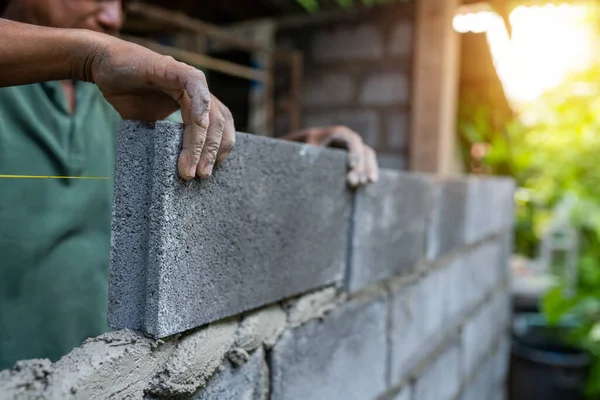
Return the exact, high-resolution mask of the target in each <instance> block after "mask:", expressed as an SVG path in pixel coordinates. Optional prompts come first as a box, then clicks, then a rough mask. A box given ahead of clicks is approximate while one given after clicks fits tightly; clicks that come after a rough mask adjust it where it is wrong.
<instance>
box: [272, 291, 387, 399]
mask: <svg viewBox="0 0 600 400" xmlns="http://www.w3.org/2000/svg"><path fill="white" fill-rule="evenodd" d="M386 314H387V305H386V303H385V299H384V298H383V297H380V298H377V299H375V300H361V301H358V300H356V301H352V302H350V303H347V304H346V305H344V306H343V307H342V308H340V309H338V310H335V311H333V312H332V313H331V314H328V315H327V316H325V318H324V319H323V320H322V321H319V320H314V321H311V322H309V323H307V324H305V325H302V326H301V327H299V328H297V329H293V330H290V331H287V332H285V333H284V334H283V336H282V337H281V338H280V339H279V341H278V342H277V344H276V345H275V347H274V348H273V350H272V353H271V363H270V366H271V388H272V393H271V399H273V400H303V399H328V400H337V399H339V400H359V399H360V400H362V399H375V398H376V397H377V396H378V395H379V394H381V393H383V392H384V391H385V390H386V382H385V373H386V371H385V369H386V368H385V366H386V352H387V351H386V332H385V325H386Z"/></svg>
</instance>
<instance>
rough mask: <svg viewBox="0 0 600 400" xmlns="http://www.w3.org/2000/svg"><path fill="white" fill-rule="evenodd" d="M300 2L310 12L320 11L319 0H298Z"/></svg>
mask: <svg viewBox="0 0 600 400" xmlns="http://www.w3.org/2000/svg"><path fill="white" fill-rule="evenodd" d="M297 1H298V4H300V5H301V6H302V7H304V9H305V10H306V11H308V12H309V13H314V12H317V11H319V3H318V1H317V0H297Z"/></svg>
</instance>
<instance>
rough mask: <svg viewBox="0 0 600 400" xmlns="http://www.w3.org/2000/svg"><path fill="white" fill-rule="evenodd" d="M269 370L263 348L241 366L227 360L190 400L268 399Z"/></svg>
mask: <svg viewBox="0 0 600 400" xmlns="http://www.w3.org/2000/svg"><path fill="white" fill-rule="evenodd" d="M268 398H269V371H268V368H267V363H266V362H265V354H264V350H263V349H262V348H259V349H257V350H256V351H255V352H254V354H252V356H251V357H250V359H249V360H248V362H246V363H245V364H244V365H242V366H241V367H234V366H233V365H232V364H231V363H229V362H227V363H225V364H224V365H223V368H222V369H221V371H219V372H217V373H216V374H215V376H213V377H212V378H211V380H210V381H209V383H208V384H207V385H206V387H205V388H203V389H201V390H200V391H198V393H196V394H195V395H194V396H192V397H191V398H190V400H225V399H235V400H267V399H268Z"/></svg>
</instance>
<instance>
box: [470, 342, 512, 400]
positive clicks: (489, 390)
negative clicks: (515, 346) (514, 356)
mask: <svg viewBox="0 0 600 400" xmlns="http://www.w3.org/2000/svg"><path fill="white" fill-rule="evenodd" d="M508 342H509V341H508V339H507V338H504V339H503V340H502V342H501V343H500V345H499V346H497V348H496V350H495V351H494V353H493V354H490V355H489V357H488V358H487V359H486V360H485V361H483V362H482V363H481V364H479V365H478V367H477V369H476V371H475V375H474V377H472V379H471V380H470V381H467V382H466V383H465V389H464V392H463V394H462V396H461V397H460V399H461V400H480V399H490V400H493V399H502V398H504V391H503V388H504V387H505V382H504V379H505V376H506V372H507V369H506V368H507V367H508V365H507V364H505V361H504V360H508V356H509V345H508ZM505 343H506V344H505ZM506 362H507V361H506Z"/></svg>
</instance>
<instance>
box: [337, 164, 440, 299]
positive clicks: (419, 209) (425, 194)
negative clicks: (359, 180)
mask: <svg viewBox="0 0 600 400" xmlns="http://www.w3.org/2000/svg"><path fill="white" fill-rule="evenodd" d="M432 202H433V197H432V187H431V184H430V182H429V180H428V179H427V178H425V177H422V176H416V175H409V174H403V173H400V172H396V171H381V174H380V176H379V181H378V182H377V183H375V184H372V185H369V186H367V187H365V188H364V189H361V191H359V192H358V194H357V195H356V199H355V206H354V220H353V229H352V230H353V235H352V243H351V246H352V255H351V258H350V264H351V267H350V271H349V276H348V277H347V280H348V287H349V289H350V290H358V289H360V288H362V287H364V286H366V285H368V284H369V283H373V282H376V281H379V280H383V279H386V278H389V277H391V276H394V275H398V274H401V273H407V272H411V271H412V270H413V268H414V267H415V265H416V263H417V262H418V261H419V260H421V259H423V258H424V257H425V247H426V245H425V240H426V233H427V222H428V218H429V215H430V212H431V208H432Z"/></svg>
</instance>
